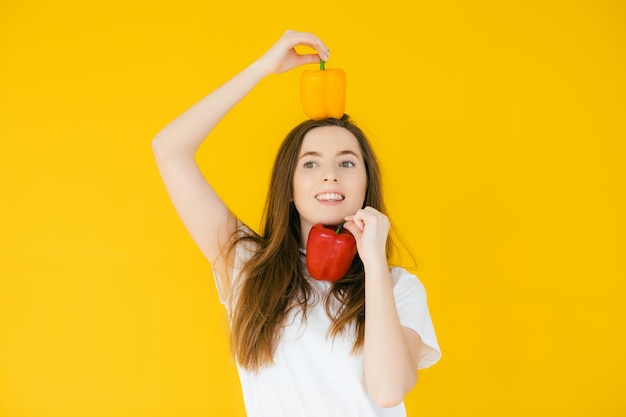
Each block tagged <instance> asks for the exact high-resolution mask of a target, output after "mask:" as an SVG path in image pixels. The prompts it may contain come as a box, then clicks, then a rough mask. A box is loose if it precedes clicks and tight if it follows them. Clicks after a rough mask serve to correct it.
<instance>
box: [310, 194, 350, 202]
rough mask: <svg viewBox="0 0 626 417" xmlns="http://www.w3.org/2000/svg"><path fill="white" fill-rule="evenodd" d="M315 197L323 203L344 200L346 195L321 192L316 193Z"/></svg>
mask: <svg viewBox="0 0 626 417" xmlns="http://www.w3.org/2000/svg"><path fill="white" fill-rule="evenodd" d="M315 199H316V200H317V201H319V202H321V203H338V202H340V201H343V200H344V199H345V197H344V196H343V195H341V194H339V193H321V194H318V195H316V196H315Z"/></svg>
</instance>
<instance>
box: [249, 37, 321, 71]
mask: <svg viewBox="0 0 626 417" xmlns="http://www.w3.org/2000/svg"><path fill="white" fill-rule="evenodd" d="M296 46H308V47H310V48H313V49H314V50H315V51H316V52H317V53H316V54H298V53H297V52H296V49H295V47H296ZM329 55H330V54H329V52H328V48H326V45H324V43H323V42H322V41H321V40H320V39H319V38H318V37H317V36H315V35H313V34H312V33H307V32H295V31H293V30H288V31H286V32H285V33H284V34H283V36H281V37H280V39H279V40H278V41H277V42H276V43H275V44H274V45H273V46H272V47H271V48H270V49H269V50H268V51H267V52H266V53H265V54H263V56H262V57H261V58H259V59H258V61H257V64H259V65H262V66H263V67H264V68H265V69H266V71H267V73H268V74H279V73H281V72H285V71H289V70H290V69H292V68H295V67H298V66H300V65H305V64H315V63H318V62H319V61H320V59H322V60H323V61H327V60H328V57H329Z"/></svg>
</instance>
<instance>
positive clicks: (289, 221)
mask: <svg viewBox="0 0 626 417" xmlns="http://www.w3.org/2000/svg"><path fill="white" fill-rule="evenodd" d="M321 126H338V127H341V128H344V129H346V130H348V131H349V132H351V133H352V134H353V135H354V136H355V137H356V139H357V141H358V143H359V146H360V148H361V152H362V154H363V160H364V161H365V170H366V173H367V190H366V194H365V203H364V206H365V205H367V206H372V207H374V208H376V209H377V210H379V211H381V212H383V213H384V212H385V207H384V204H383V198H382V187H381V176H380V169H379V166H378V162H377V160H376V157H375V155H374V152H373V150H372V147H371V146H370V144H369V142H368V140H367V138H366V137H365V134H364V133H363V131H362V130H361V129H360V128H359V127H358V126H356V124H354V123H353V122H352V121H351V120H350V118H349V116H348V115H344V116H343V117H342V118H341V119H323V120H317V121H315V120H306V121H304V122H302V123H300V124H299V125H298V126H296V127H295V128H293V129H292V130H291V132H289V134H287V136H286V137H285V139H284V140H283V143H282V144H281V146H280V149H279V151H278V155H277V157H276V161H275V163H274V168H273V171H272V176H271V180H270V186H269V192H268V196H267V201H266V204H265V209H264V213H263V223H262V225H261V226H262V227H261V230H262V234H261V235H257V234H254V233H252V234H244V235H240V234H239V235H235V237H234V238H233V243H232V246H231V247H230V250H232V249H233V248H234V246H235V245H237V244H239V243H243V242H242V241H244V240H245V241H249V242H252V243H253V246H254V248H255V249H254V254H253V255H252V257H251V258H250V260H249V261H248V262H247V263H246V264H245V266H244V267H243V269H242V271H241V273H242V276H243V277H245V279H244V280H243V281H242V282H241V283H240V285H239V286H238V287H237V289H236V290H235V291H237V296H236V297H231V301H232V302H234V303H235V305H231V309H230V311H231V349H232V351H233V354H234V356H235V358H236V360H237V362H238V363H239V364H240V366H242V367H244V368H246V369H249V370H252V371H256V370H258V369H259V368H261V367H263V366H266V365H269V364H271V363H272V358H273V355H274V351H275V350H276V346H277V344H278V341H279V339H280V336H281V329H282V327H283V325H284V322H285V319H286V318H287V316H288V314H289V313H290V312H291V311H292V310H293V309H294V308H298V309H299V310H300V311H301V313H302V315H303V318H304V319H305V320H306V315H307V308H308V306H309V303H310V301H311V299H312V297H313V294H312V288H311V286H310V284H309V283H308V282H307V280H306V279H305V277H304V273H303V263H302V262H301V260H300V256H301V254H300V247H299V242H300V218H299V214H298V212H297V210H296V208H295V206H294V204H293V202H292V200H293V176H294V171H295V168H296V163H297V160H298V155H299V153H300V147H301V145H302V141H303V139H304V136H305V135H306V133H307V132H308V131H310V130H311V129H314V128H316V127H321ZM390 255H391V241H390V239H388V241H387V258H388V259H389V257H390ZM233 298H234V300H233ZM335 300H336V301H338V302H339V308H338V309H337V308H335V307H333V306H334V305H336V302H335ZM324 303H325V309H326V313H327V314H328V315H329V317H330V318H331V319H332V322H333V324H332V326H331V328H330V331H329V336H330V337H335V336H337V335H338V334H341V333H343V332H346V331H351V329H352V325H354V328H353V329H354V334H355V340H354V346H353V351H357V350H358V349H360V348H361V347H362V345H363V340H364V335H365V273H364V271H363V262H362V261H361V259H360V258H359V256H358V255H357V256H356V257H355V259H354V261H353V263H352V265H351V267H350V269H349V271H348V273H347V275H346V276H345V277H344V278H342V279H341V280H339V281H337V282H335V283H333V284H332V287H331V291H330V293H329V294H328V297H327V298H326V299H325V300H324Z"/></svg>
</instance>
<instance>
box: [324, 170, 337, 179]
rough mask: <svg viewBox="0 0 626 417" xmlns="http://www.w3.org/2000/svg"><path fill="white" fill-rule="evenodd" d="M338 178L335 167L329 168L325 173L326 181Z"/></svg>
mask: <svg viewBox="0 0 626 417" xmlns="http://www.w3.org/2000/svg"><path fill="white" fill-rule="evenodd" d="M338 180H339V179H338V178H337V174H336V173H335V170H334V169H329V170H327V171H326V172H325V173H324V182H331V181H332V182H337V181H338Z"/></svg>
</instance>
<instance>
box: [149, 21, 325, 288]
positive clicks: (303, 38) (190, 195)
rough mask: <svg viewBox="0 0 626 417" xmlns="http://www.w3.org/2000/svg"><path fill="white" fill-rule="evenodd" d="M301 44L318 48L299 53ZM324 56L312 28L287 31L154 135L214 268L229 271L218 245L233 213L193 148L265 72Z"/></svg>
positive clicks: (174, 190)
mask: <svg viewBox="0 0 626 417" xmlns="http://www.w3.org/2000/svg"><path fill="white" fill-rule="evenodd" d="M298 45H305V46H309V47H311V48H313V49H314V50H315V51H316V52H317V53H316V54H297V53H296V51H295V47H296V46H298ZM320 59H323V60H327V59H328V50H327V48H326V46H325V45H324V44H323V43H322V41H320V40H319V39H318V38H317V37H316V36H314V35H313V34H310V33H303V32H294V31H287V32H285V33H284V34H283V36H282V37H281V38H280V39H279V40H278V41H277V42H276V43H275V44H274V45H273V46H272V47H271V48H270V49H269V50H268V51H267V52H266V53H265V54H263V56H261V57H260V58H259V59H258V60H256V61H255V62H254V63H253V64H252V65H250V66H249V67H248V68H246V69H245V70H243V71H242V72H240V73H239V74H237V75H236V76H235V77H233V78H232V79H230V80H229V81H227V82H226V83H225V84H223V85H222V86H221V87H219V88H218V89H216V90H215V91H213V92H212V93H211V94H209V95H208V96H206V97H204V98H203V99H202V100H200V101H199V102H198V103H196V104H195V105H193V106H192V107H191V108H190V109H188V110H187V111H185V112H184V113H183V114H181V115H180V116H178V117H177V118H176V119H175V120H173V121H172V122H171V123H169V124H168V125H167V126H165V128H163V130H161V131H160V132H159V133H158V134H157V135H156V137H155V138H154V139H153V141H152V149H153V151H154V155H155V158H156V162H157V165H158V168H159V172H160V173H161V177H162V178H163V182H164V183H165V187H166V189H167V192H168V193H169V196H170V198H171V200H172V202H173V204H174V207H175V209H176V211H177V213H178V215H179V216H180V218H181V220H182V221H183V223H184V225H185V227H186V228H187V230H188V231H189V233H190V235H191V237H192V238H193V240H194V241H195V243H196V244H197V245H198V247H199V248H200V250H201V252H202V253H203V254H204V256H205V257H206V258H207V259H208V260H209V262H211V264H212V266H213V268H214V269H215V270H216V271H217V272H218V273H221V274H223V276H228V275H229V274H228V272H229V271H228V270H227V269H226V264H227V263H226V262H224V260H223V259H221V257H220V254H221V250H222V249H223V248H224V245H225V244H226V243H227V241H228V238H229V237H230V236H231V234H232V232H233V231H234V230H235V227H236V219H235V217H234V216H233V214H232V213H231V212H230V211H229V210H228V208H227V207H226V205H225V204H224V202H223V201H222V199H221V198H220V197H219V196H218V195H217V194H216V193H215V191H214V190H213V188H212V187H211V185H210V184H209V183H208V182H207V181H206V179H205V178H204V176H203V175H202V173H201V172H200V169H199V168H198V166H197V164H196V161H195V153H196V151H197V149H198V148H199V147H200V145H201V144H202V142H203V141H204V139H205V138H206V137H207V135H208V134H209V133H210V132H211V131H212V130H213V128H214V127H215V126H216V125H217V123H218V122H219V121H220V120H221V119H222V118H223V117H224V116H225V115H226V113H227V112H228V111H229V110H230V109H231V108H232V107H233V106H234V105H235V104H237V103H238V102H239V101H240V100H241V99H243V98H244V97H245V96H246V94H248V92H250V90H252V88H254V86H255V85H256V84H257V83H258V82H259V81H261V80H262V79H263V78H264V77H266V76H267V75H270V74H277V73H281V72H284V71H287V70H290V69H292V68H295V67H297V66H299V65H303V64H310V63H315V62H319V60H320Z"/></svg>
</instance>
